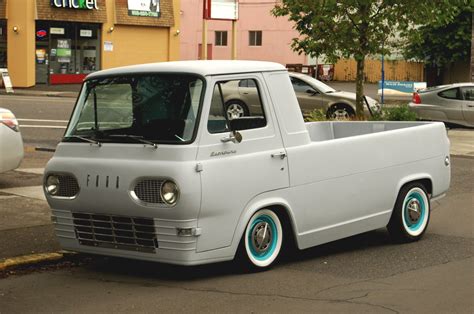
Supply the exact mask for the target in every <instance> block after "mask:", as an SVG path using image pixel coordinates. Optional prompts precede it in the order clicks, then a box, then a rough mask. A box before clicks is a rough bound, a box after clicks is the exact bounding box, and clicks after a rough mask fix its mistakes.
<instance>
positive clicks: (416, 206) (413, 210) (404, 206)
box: [387, 183, 430, 242]
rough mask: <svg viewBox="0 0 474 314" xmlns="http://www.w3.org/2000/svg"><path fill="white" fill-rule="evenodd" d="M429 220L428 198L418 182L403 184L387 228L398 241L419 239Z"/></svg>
mask: <svg viewBox="0 0 474 314" xmlns="http://www.w3.org/2000/svg"><path fill="white" fill-rule="evenodd" d="M429 220H430V199H429V196H428V193H427V192H426V189H425V187H424V186H423V185H422V184H420V183H410V184H408V185H405V186H404V187H403V188H402V189H401V190H400V193H399V194H398V197H397V201H396V202H395V208H394V209H393V213H392V217H391V218H390V222H389V223H388V225H387V229H388V231H389V233H390V235H391V236H392V238H393V239H394V240H396V241H398V242H413V241H418V240H419V239H421V237H422V236H423V234H424V233H425V231H426V228H427V227H428V222H429Z"/></svg>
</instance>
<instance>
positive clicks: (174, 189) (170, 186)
mask: <svg viewBox="0 0 474 314" xmlns="http://www.w3.org/2000/svg"><path fill="white" fill-rule="evenodd" d="M178 196H179V190H178V186H177V185H176V183H174V182H173V181H165V182H163V184H162V185H161V199H162V200H163V201H164V202H165V203H166V204H168V205H174V204H176V201H177V200H178Z"/></svg>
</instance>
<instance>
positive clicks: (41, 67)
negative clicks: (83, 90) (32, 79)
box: [36, 21, 100, 84]
mask: <svg viewBox="0 0 474 314" xmlns="http://www.w3.org/2000/svg"><path fill="white" fill-rule="evenodd" d="M99 62H100V24H86V23H71V22H45V21H39V22H37V23H36V67H37V69H36V70H37V71H36V73H37V79H36V80H37V82H38V83H44V81H45V77H44V75H46V80H47V79H48V76H49V82H50V83H52V84H55V83H57V82H59V83H79V82H81V81H82V79H83V78H84V76H85V75H87V74H89V73H91V72H94V71H97V70H99V69H100V63H99ZM58 75H68V76H63V77H60V76H58Z"/></svg>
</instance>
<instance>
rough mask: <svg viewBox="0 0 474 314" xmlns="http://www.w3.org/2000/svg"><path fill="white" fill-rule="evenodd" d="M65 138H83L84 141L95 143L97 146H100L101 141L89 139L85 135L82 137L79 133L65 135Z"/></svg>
mask: <svg viewBox="0 0 474 314" xmlns="http://www.w3.org/2000/svg"><path fill="white" fill-rule="evenodd" d="M66 138H78V139H80V140H83V141H84V142H89V143H91V144H96V145H97V146H99V147H101V146H102V143H101V142H99V141H98V140H95V139H91V138H87V137H83V136H79V135H71V136H66Z"/></svg>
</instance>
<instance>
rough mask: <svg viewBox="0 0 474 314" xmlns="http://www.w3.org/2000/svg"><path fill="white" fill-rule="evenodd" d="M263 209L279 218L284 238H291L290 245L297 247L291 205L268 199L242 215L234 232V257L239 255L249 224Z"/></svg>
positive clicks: (279, 200) (283, 201)
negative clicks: (241, 241) (241, 242)
mask: <svg viewBox="0 0 474 314" xmlns="http://www.w3.org/2000/svg"><path fill="white" fill-rule="evenodd" d="M262 209H270V210H272V211H273V212H274V213H275V214H276V215H277V216H278V218H279V219H280V221H281V223H282V227H283V232H284V236H290V241H291V242H290V243H292V244H293V245H295V246H296V245H297V239H298V237H297V230H298V229H297V226H296V221H295V219H294V214H293V211H292V210H291V207H290V205H289V204H288V203H287V202H286V201H285V200H282V199H267V200H263V201H258V202H256V203H253V204H251V205H250V206H248V207H247V209H245V210H244V211H243V212H242V214H241V215H240V218H239V222H238V224H237V227H236V229H235V231H234V237H233V240H232V251H233V255H234V256H235V254H236V253H237V250H238V247H239V243H240V240H241V239H242V236H243V235H244V233H245V228H246V227H247V223H248V222H249V221H250V218H252V216H253V215H254V214H255V213H256V212H258V211H259V210H262Z"/></svg>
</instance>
